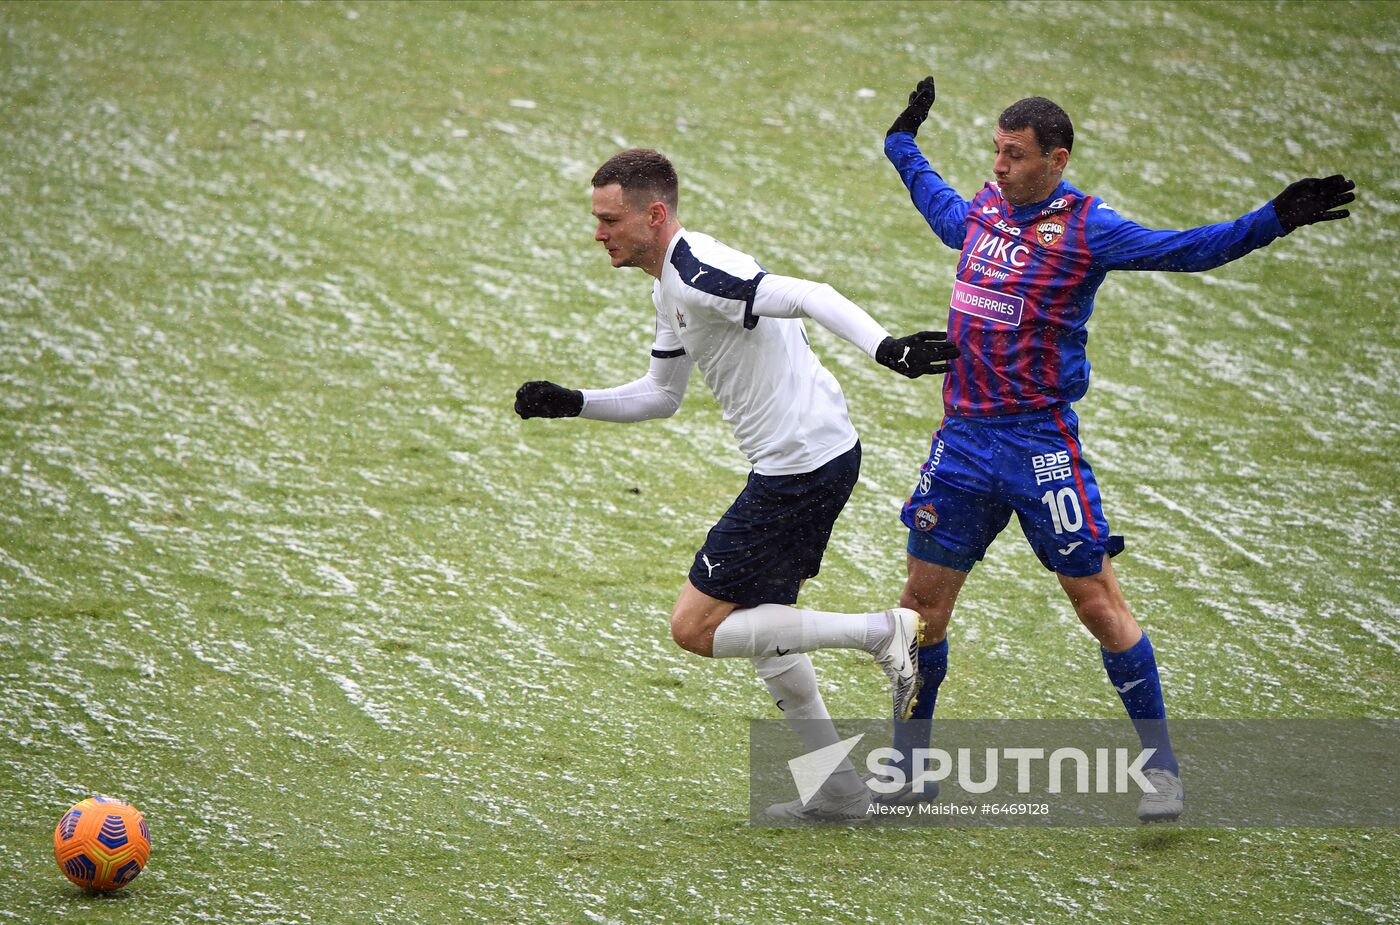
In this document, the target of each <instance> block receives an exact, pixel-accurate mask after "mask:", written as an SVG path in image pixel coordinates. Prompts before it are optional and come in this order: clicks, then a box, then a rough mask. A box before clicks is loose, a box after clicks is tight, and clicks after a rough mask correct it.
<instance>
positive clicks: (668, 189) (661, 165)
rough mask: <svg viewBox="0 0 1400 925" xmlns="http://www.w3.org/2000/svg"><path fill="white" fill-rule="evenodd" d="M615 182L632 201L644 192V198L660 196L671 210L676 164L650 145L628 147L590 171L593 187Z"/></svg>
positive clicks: (676, 190) (651, 199) (674, 199)
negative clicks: (649, 146)
mask: <svg viewBox="0 0 1400 925" xmlns="http://www.w3.org/2000/svg"><path fill="white" fill-rule="evenodd" d="M614 183H617V184H619V185H620V186H621V187H622V191H623V192H624V193H626V194H627V195H628V197H629V198H630V199H632V200H633V202H634V203H635V202H636V201H637V196H638V194H644V195H645V196H646V197H647V202H649V203H650V202H655V201H656V200H658V199H659V200H661V201H662V202H664V203H666V207H667V208H668V209H670V210H671V212H672V213H673V214H674V213H675V211H676V204H677V201H678V199H679V198H680V196H679V183H678V181H677V180H676V168H674V167H672V166H671V162H670V161H669V160H667V159H666V155H664V154H662V153H660V152H659V151H653V150H651V149H650V148H628V149H627V150H626V151H619V152H618V153H616V154H614V155H613V156H612V157H610V158H608V160H607V162H606V163H604V164H603V166H602V167H599V168H598V172H597V173H595V174H593V185H594V187H600V186H611V185H612V184H614Z"/></svg>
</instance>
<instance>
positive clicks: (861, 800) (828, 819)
mask: <svg viewBox="0 0 1400 925" xmlns="http://www.w3.org/2000/svg"><path fill="white" fill-rule="evenodd" d="M870 802H871V793H870V791H869V790H867V789H865V788H863V787H862V788H861V792H860V793H857V794H855V795H853V796H848V797H828V796H826V795H825V794H823V793H818V794H817V795H816V796H814V797H813V798H812V800H811V802H810V803H808V804H807V805H806V806H803V805H802V801H801V800H789V801H788V802H786V803H774V804H773V805H772V806H770V807H768V809H767V810H766V811H765V814H766V815H767V816H768V817H769V818H770V819H784V820H786V821H788V822H812V823H832V822H864V821H865V820H866V819H868V818H869V813H870Z"/></svg>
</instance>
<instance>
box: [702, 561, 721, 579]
mask: <svg viewBox="0 0 1400 925" xmlns="http://www.w3.org/2000/svg"><path fill="white" fill-rule="evenodd" d="M700 561H701V562H703V563H705V568H706V572H705V577H706V578H713V577H715V569H717V568H719V567H720V563H718V562H711V561H710V557H709V556H701V557H700Z"/></svg>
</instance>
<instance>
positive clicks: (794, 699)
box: [753, 652, 866, 800]
mask: <svg viewBox="0 0 1400 925" xmlns="http://www.w3.org/2000/svg"><path fill="white" fill-rule="evenodd" d="M753 667H754V670H755V671H757V672H758V676H759V677H760V678H762V679H763V683H764V684H766V685H767V686H768V693H769V694H771V695H772V696H773V702H774V703H775V704H777V706H778V709H780V710H782V711H783V719H785V720H787V722H788V725H789V726H791V727H792V730H793V732H796V733H797V735H798V737H799V738H801V739H802V746H803V748H805V749H806V750H807V751H809V752H812V751H816V750H817V749H819V748H826V747H827V746H828V745H833V744H835V743H836V742H838V741H840V739H838V738H837V736H836V727H835V726H833V725H832V723H831V714H829V713H827V712H826V704H825V703H824V702H823V701H822V695H821V691H819V690H817V673H816V672H815V671H813V670H812V660H811V659H810V658H808V657H807V656H806V655H804V654H802V653H800V652H791V653H789V654H787V655H783V656H771V655H770V656H767V657H759V658H755V659H753ZM865 789H866V787H865V783H864V782H863V781H862V780H861V779H860V777H859V776H858V775H857V774H856V769H855V768H854V767H853V766H852V765H851V762H850V760H849V759H844V760H842V762H841V764H840V765H838V766H837V768H836V772H835V773H834V774H832V775H831V777H830V778H828V779H827V782H826V783H825V784H823V785H822V792H823V793H825V794H826V795H828V796H830V797H832V798H834V799H838V800H839V799H843V798H849V797H853V796H855V795H856V794H858V793H860V792H861V791H862V790H865Z"/></svg>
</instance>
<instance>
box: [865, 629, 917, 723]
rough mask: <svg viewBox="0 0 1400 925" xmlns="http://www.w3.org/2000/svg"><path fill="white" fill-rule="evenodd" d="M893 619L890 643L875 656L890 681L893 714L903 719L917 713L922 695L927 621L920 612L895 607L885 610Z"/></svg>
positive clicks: (876, 662)
mask: <svg viewBox="0 0 1400 925" xmlns="http://www.w3.org/2000/svg"><path fill="white" fill-rule="evenodd" d="M885 616H887V617H889V618H890V629H891V632H890V641H889V642H888V643H886V644H885V648H884V649H883V650H882V651H880V652H875V653H872V654H873V655H874V656H875V664H877V665H879V666H880V667H881V668H882V669H883V670H884V672H885V674H886V675H887V676H888V677H889V679H890V694H891V696H892V697H893V699H894V715H895V716H897V717H899V718H900V719H901V720H906V719H908V718H909V714H910V713H912V712H913V711H914V700H915V698H917V697H918V695H919V672H918V671H917V666H918V663H919V644H920V643H921V642H923V639H924V621H923V618H922V617H920V616H919V614H918V612H917V611H914V610H910V609H909V608H908V607H896V608H894V609H893V610H887V611H885Z"/></svg>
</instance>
